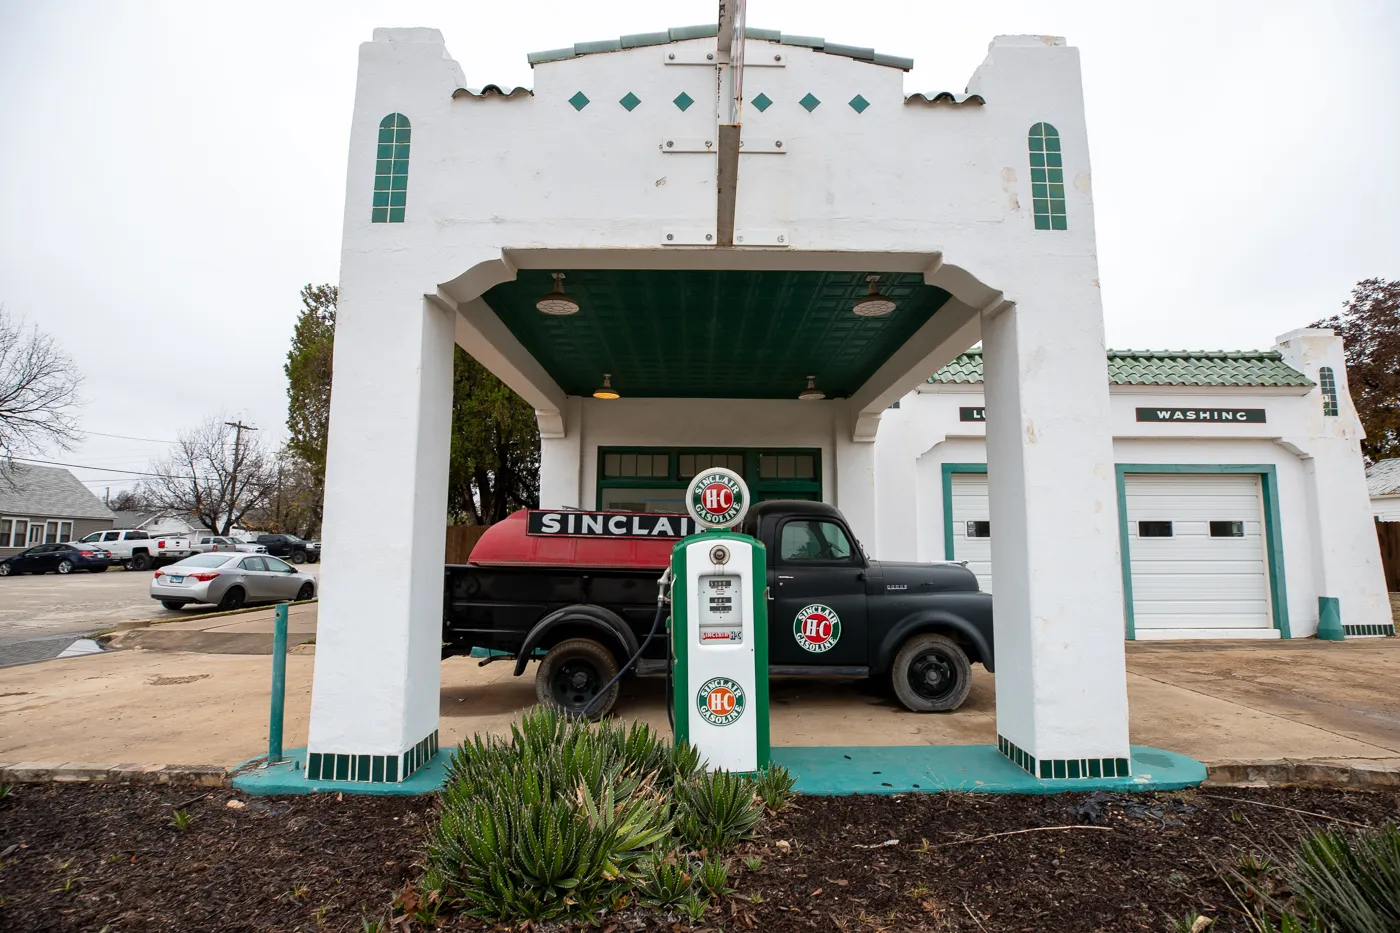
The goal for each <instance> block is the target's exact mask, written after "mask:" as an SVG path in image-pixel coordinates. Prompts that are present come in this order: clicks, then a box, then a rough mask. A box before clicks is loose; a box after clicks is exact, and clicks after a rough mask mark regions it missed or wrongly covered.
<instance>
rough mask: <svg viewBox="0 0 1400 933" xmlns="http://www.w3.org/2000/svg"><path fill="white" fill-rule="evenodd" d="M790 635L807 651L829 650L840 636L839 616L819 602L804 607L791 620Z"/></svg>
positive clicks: (820, 651)
mask: <svg viewBox="0 0 1400 933" xmlns="http://www.w3.org/2000/svg"><path fill="white" fill-rule="evenodd" d="M792 636H793V637H794V638H796V639H797V643H798V644H799V645H801V646H802V647H803V648H804V649H806V650H807V651H811V652H813V653H815V654H820V653H822V652H823V651H830V650H831V649H832V648H834V647H835V646H836V642H837V641H839V640H840V638H841V617H840V616H838V615H837V614H836V610H835V609H832V608H830V607H829V606H823V605H821V604H820V603H814V604H813V605H811V606H806V607H804V608H803V609H802V610H801V611H799V612H798V613H797V618H796V619H794V620H793V622H792Z"/></svg>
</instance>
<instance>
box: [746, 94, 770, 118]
mask: <svg viewBox="0 0 1400 933" xmlns="http://www.w3.org/2000/svg"><path fill="white" fill-rule="evenodd" d="M749 103H751V104H753V105H754V106H755V107H757V108H758V112H759V113H762V112H763V111H765V110H767V109H768V108H769V107H771V106H773V98H771V97H769V96H768V95H767V94H765V93H763V92H762V91H759V92H758V96H757V97H755V98H754V99H753V100H751V101H749Z"/></svg>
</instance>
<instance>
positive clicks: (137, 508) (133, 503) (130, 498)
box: [107, 486, 155, 512]
mask: <svg viewBox="0 0 1400 933" xmlns="http://www.w3.org/2000/svg"><path fill="white" fill-rule="evenodd" d="M107 508H109V509H111V510H112V511H113V512H154V511H155V508H154V507H153V506H152V505H151V500H150V497H149V496H147V495H146V490H144V489H142V488H141V487H140V486H137V487H136V488H134V489H123V490H122V491H121V492H119V493H117V494H116V495H115V496H113V497H112V498H111V499H110V500H108V502H107Z"/></svg>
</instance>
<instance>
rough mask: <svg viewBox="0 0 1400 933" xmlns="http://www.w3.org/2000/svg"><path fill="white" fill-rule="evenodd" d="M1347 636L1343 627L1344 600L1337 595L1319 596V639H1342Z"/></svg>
mask: <svg viewBox="0 0 1400 933" xmlns="http://www.w3.org/2000/svg"><path fill="white" fill-rule="evenodd" d="M1346 637H1347V633H1346V629H1344V628H1342V601H1341V600H1340V599H1338V598H1337V597H1335V596H1319V597H1318V598H1317V640H1318V641H1342V640H1344V639H1345V638H1346Z"/></svg>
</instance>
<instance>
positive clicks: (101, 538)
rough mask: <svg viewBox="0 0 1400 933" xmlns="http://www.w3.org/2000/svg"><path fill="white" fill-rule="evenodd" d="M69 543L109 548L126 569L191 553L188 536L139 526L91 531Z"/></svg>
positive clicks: (153, 563)
mask: <svg viewBox="0 0 1400 933" xmlns="http://www.w3.org/2000/svg"><path fill="white" fill-rule="evenodd" d="M73 543H75V544H80V545H91V546H95V547H100V548H102V549H103V550H106V551H111V552H112V556H113V557H115V558H116V559H117V561H119V562H120V563H121V565H122V566H123V567H125V568H126V569H127V570H150V569H151V568H152V567H158V566H160V565H161V564H168V563H172V562H174V561H177V560H182V559H183V558H186V557H189V556H190V555H191V554H193V553H195V552H194V549H193V548H191V547H190V539H189V538H184V537H178V536H176V535H153V534H151V533H150V532H148V531H145V530H143V529H140V528H130V529H125V528H117V529H112V530H110V531H94V532H93V533H92V534H90V535H86V536H84V537H82V538H79V539H78V540H77V541H76V542H73Z"/></svg>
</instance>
